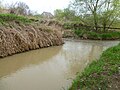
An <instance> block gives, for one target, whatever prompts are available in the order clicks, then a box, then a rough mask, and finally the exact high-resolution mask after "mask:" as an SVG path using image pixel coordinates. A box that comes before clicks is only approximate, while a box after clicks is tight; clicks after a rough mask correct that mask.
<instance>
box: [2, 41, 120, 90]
mask: <svg viewBox="0 0 120 90" xmlns="http://www.w3.org/2000/svg"><path fill="white" fill-rule="evenodd" d="M119 42H120V41H84V40H81V41H65V44H64V45H63V46H56V47H49V48H44V49H39V50H33V51H30V52H25V53H21V54H16V55H13V56H9V57H6V58H3V59H0V90H67V88H69V86H70V85H71V83H72V81H73V79H74V78H75V76H76V74H77V73H78V72H82V71H83V69H84V68H85V67H86V66H87V65H88V64H89V63H91V62H92V61H93V60H95V59H98V58H99V57H100V55H101V53H102V52H103V51H104V50H106V49H107V48H109V47H111V46H115V45H117V44H118V43H119Z"/></svg>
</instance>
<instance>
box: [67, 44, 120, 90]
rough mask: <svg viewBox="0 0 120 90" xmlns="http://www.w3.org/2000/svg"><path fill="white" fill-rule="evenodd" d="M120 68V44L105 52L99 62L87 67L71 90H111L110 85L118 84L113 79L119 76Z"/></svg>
mask: <svg viewBox="0 0 120 90" xmlns="http://www.w3.org/2000/svg"><path fill="white" fill-rule="evenodd" d="M119 66H120V44H119V45H118V46H115V47H112V48H109V49H108V50H106V51H104V52H103V54H102V56H101V57H100V59H99V60H97V61H94V62H92V63H91V64H90V65H89V66H88V67H86V69H85V70H84V72H83V73H82V74H79V75H78V76H77V78H76V79H75V80H74V82H73V85H72V87H71V88H70V89H69V90H79V89H80V90H109V89H107V88H109V85H113V84H116V79H115V80H113V77H114V76H116V75H119V73H120V68H119ZM116 78H117V76H116ZM115 87H116V85H115ZM115 87H113V88H115ZM111 88H112V87H111ZM110 90H115V89H110Z"/></svg>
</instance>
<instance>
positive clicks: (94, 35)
mask: <svg viewBox="0 0 120 90" xmlns="http://www.w3.org/2000/svg"><path fill="white" fill-rule="evenodd" d="M74 32H75V34H76V35H77V36H78V37H80V38H86V39H92V40H114V39H120V32H116V31H108V32H104V33H102V32H94V31H86V30H74Z"/></svg>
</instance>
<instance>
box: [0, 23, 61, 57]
mask: <svg viewBox="0 0 120 90" xmlns="http://www.w3.org/2000/svg"><path fill="white" fill-rule="evenodd" d="M62 44H63V40H62V35H61V34H60V33H59V31H58V30H55V29H54V30H53V28H50V27H48V26H43V25H39V24H29V25H25V24H20V23H9V24H6V25H1V26H0V57H6V56H9V55H13V54H15V53H20V52H24V51H28V50H33V49H38V48H44V47H49V46H57V45H62Z"/></svg>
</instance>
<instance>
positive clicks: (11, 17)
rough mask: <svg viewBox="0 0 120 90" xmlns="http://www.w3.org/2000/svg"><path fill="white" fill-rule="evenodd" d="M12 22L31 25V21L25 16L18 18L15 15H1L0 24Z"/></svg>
mask: <svg viewBox="0 0 120 90" xmlns="http://www.w3.org/2000/svg"><path fill="white" fill-rule="evenodd" d="M11 21H18V22H22V23H30V22H31V20H29V19H28V18H25V17H23V16H17V15H15V14H0V22H1V23H3V22H11Z"/></svg>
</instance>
